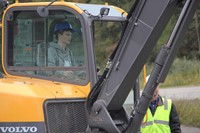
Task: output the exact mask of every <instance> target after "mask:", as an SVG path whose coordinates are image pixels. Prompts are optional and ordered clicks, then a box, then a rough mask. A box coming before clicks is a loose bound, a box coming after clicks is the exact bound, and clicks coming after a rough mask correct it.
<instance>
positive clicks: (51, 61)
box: [48, 47, 57, 66]
mask: <svg viewBox="0 0 200 133" xmlns="http://www.w3.org/2000/svg"><path fill="white" fill-rule="evenodd" d="M56 58H57V53H56V50H55V48H52V47H50V48H49V49H48V66H56Z"/></svg>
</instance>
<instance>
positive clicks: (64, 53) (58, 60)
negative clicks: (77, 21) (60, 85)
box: [48, 21, 76, 77]
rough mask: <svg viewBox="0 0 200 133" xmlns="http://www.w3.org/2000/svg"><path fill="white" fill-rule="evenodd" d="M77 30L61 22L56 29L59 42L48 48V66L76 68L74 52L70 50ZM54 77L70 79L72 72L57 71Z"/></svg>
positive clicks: (52, 43) (67, 23) (65, 22)
mask: <svg viewBox="0 0 200 133" xmlns="http://www.w3.org/2000/svg"><path fill="white" fill-rule="evenodd" d="M74 32H75V30H74V29H73V28H72V25H71V24H70V23H69V22H67V21H64V22H59V23H57V24H56V25H55V27H54V34H55V38H56V40H57V42H56V43H55V42H51V43H50V44H49V48H48V66H60V67H71V66H75V65H76V63H75V59H74V57H73V53H72V51H71V50H70V49H69V48H68V45H69V44H70V42H71V40H72V35H73V33H74ZM52 74H53V75H61V76H66V77H70V76H72V75H73V72H72V71H55V72H54V73H52Z"/></svg>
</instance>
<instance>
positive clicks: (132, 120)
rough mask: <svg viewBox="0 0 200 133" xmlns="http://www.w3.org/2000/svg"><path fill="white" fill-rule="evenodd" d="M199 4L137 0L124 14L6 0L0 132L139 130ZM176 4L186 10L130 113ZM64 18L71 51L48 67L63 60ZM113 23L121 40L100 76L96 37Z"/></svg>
mask: <svg viewBox="0 0 200 133" xmlns="http://www.w3.org/2000/svg"><path fill="white" fill-rule="evenodd" d="M198 3H199V0H135V2H134V4H133V6H132V8H131V9H130V11H129V12H128V13H126V12H125V11H124V10H123V9H121V8H119V7H116V6H111V5H98V4H84V3H73V2H64V1H63V0H62V1H53V2H27V3H21V2H19V1H18V0H17V1H16V2H15V3H12V4H10V3H9V2H8V1H6V0H1V2H0V5H1V9H2V10H1V11H2V20H1V23H2V47H1V48H2V51H1V53H2V54H1V56H2V62H1V64H2V68H3V70H2V72H1V75H0V76H1V77H0V108H1V109H0V133H83V132H87V133H106V132H107V133H122V132H123V133H137V132H139V129H140V124H141V122H142V119H143V117H144V115H145V112H146V110H147V108H148V105H149V103H150V100H151V98H152V96H153V93H154V91H155V88H156V87H157V85H158V84H159V83H161V82H164V80H165V78H166V76H167V73H168V71H169V68H170V66H171V64H172V62H173V59H174V57H175V55H176V53H177V50H178V48H179V47H180V42H181V40H182V38H183V35H184V32H185V31H186V29H187V26H188V24H189V22H190V21H191V19H192V16H193V14H194V12H195V10H196V9H197V5H198ZM177 8H178V9H180V8H181V9H182V10H181V13H180V15H179V18H178V19H177V23H176V25H175V27H174V29H173V31H172V34H171V36H170V37H169V40H168V41H167V42H166V44H164V46H163V47H162V48H161V50H160V52H159V54H158V56H157V59H156V61H155V66H154V69H153V70H152V72H151V76H150V78H149V80H148V82H147V84H146V86H145V89H144V91H143V93H142V95H141V97H140V95H139V94H138V93H137V92H138V91H139V90H138V89H137V88H135V89H133V92H134V98H135V100H134V103H133V104H134V105H135V106H134V108H133V110H132V112H131V114H129V113H128V112H127V111H126V108H124V107H123V104H124V102H125V100H126V98H127V96H128V94H129V92H130V90H131V89H132V88H133V85H134V83H135V82H136V81H137V78H138V76H139V74H140V72H141V70H142V68H143V66H144V64H145V63H146V61H147V59H148V56H149V55H150V53H151V51H152V49H153V48H154V46H155V45H156V42H157V41H158V39H159V37H160V36H161V34H162V32H163V30H164V28H165V26H166V25H167V23H168V21H169V20H170V18H171V17H172V15H173V13H174V12H175V10H176V9H177ZM62 22H67V24H66V25H67V26H68V29H70V30H71V32H73V36H72V40H71V41H70V44H69V46H68V48H67V49H70V51H69V52H68V54H67V56H66V58H67V59H66V58H63V60H64V64H63V65H58V64H59V62H56V63H55V65H50V64H51V61H52V60H50V57H51V58H54V59H55V60H56V59H57V57H56V55H54V56H51V55H50V54H51V53H50V52H49V51H50V48H51V45H52V43H53V44H56V42H57V38H58V36H57V34H56V33H57V30H58V29H60V28H62V27H63V26H64V25H58V24H59V23H62ZM111 23H112V25H113V24H116V25H118V27H119V28H120V36H119V41H118V43H117V45H116V48H115V50H114V51H113V53H112V54H111V56H110V58H109V60H108V62H107V65H106V67H105V70H104V72H103V74H102V75H101V77H100V78H98V74H97V66H96V56H95V44H96V43H98V42H97V41H96V40H95V37H96V35H97V33H99V31H100V30H102V29H106V28H108V27H109V26H110V24H111ZM66 25H65V26H66ZM103 26H106V28H103ZM65 30H66V28H65ZM104 32H110V31H109V30H107V31H104ZM111 33H112V32H111ZM113 38H116V36H113ZM102 41H105V40H102ZM64 50H65V51H67V50H66V48H65V49H64ZM61 54H62V53H61ZM72 57H73V63H72V61H69V60H72ZM60 58H61V57H60ZM59 60H60V59H59ZM74 62H75V63H74ZM66 72H68V73H69V72H70V73H71V74H70V75H65V74H64V73H66Z"/></svg>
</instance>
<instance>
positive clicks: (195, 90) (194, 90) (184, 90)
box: [159, 86, 200, 99]
mask: <svg viewBox="0 0 200 133" xmlns="http://www.w3.org/2000/svg"><path fill="white" fill-rule="evenodd" d="M159 93H160V95H161V96H165V97H167V98H172V99H196V98H198V99H200V86H187V87H176V88H163V89H162V88H161V89H160V92H159Z"/></svg>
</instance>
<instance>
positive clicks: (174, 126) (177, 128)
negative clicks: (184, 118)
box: [169, 103, 181, 133]
mask: <svg viewBox="0 0 200 133" xmlns="http://www.w3.org/2000/svg"><path fill="white" fill-rule="evenodd" d="M169 126H170V129H171V132H172V133H181V124H180V120H179V116H178V113H177V111H176V107H175V105H174V104H173V103H172V108H171V113H170V124H169Z"/></svg>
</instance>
